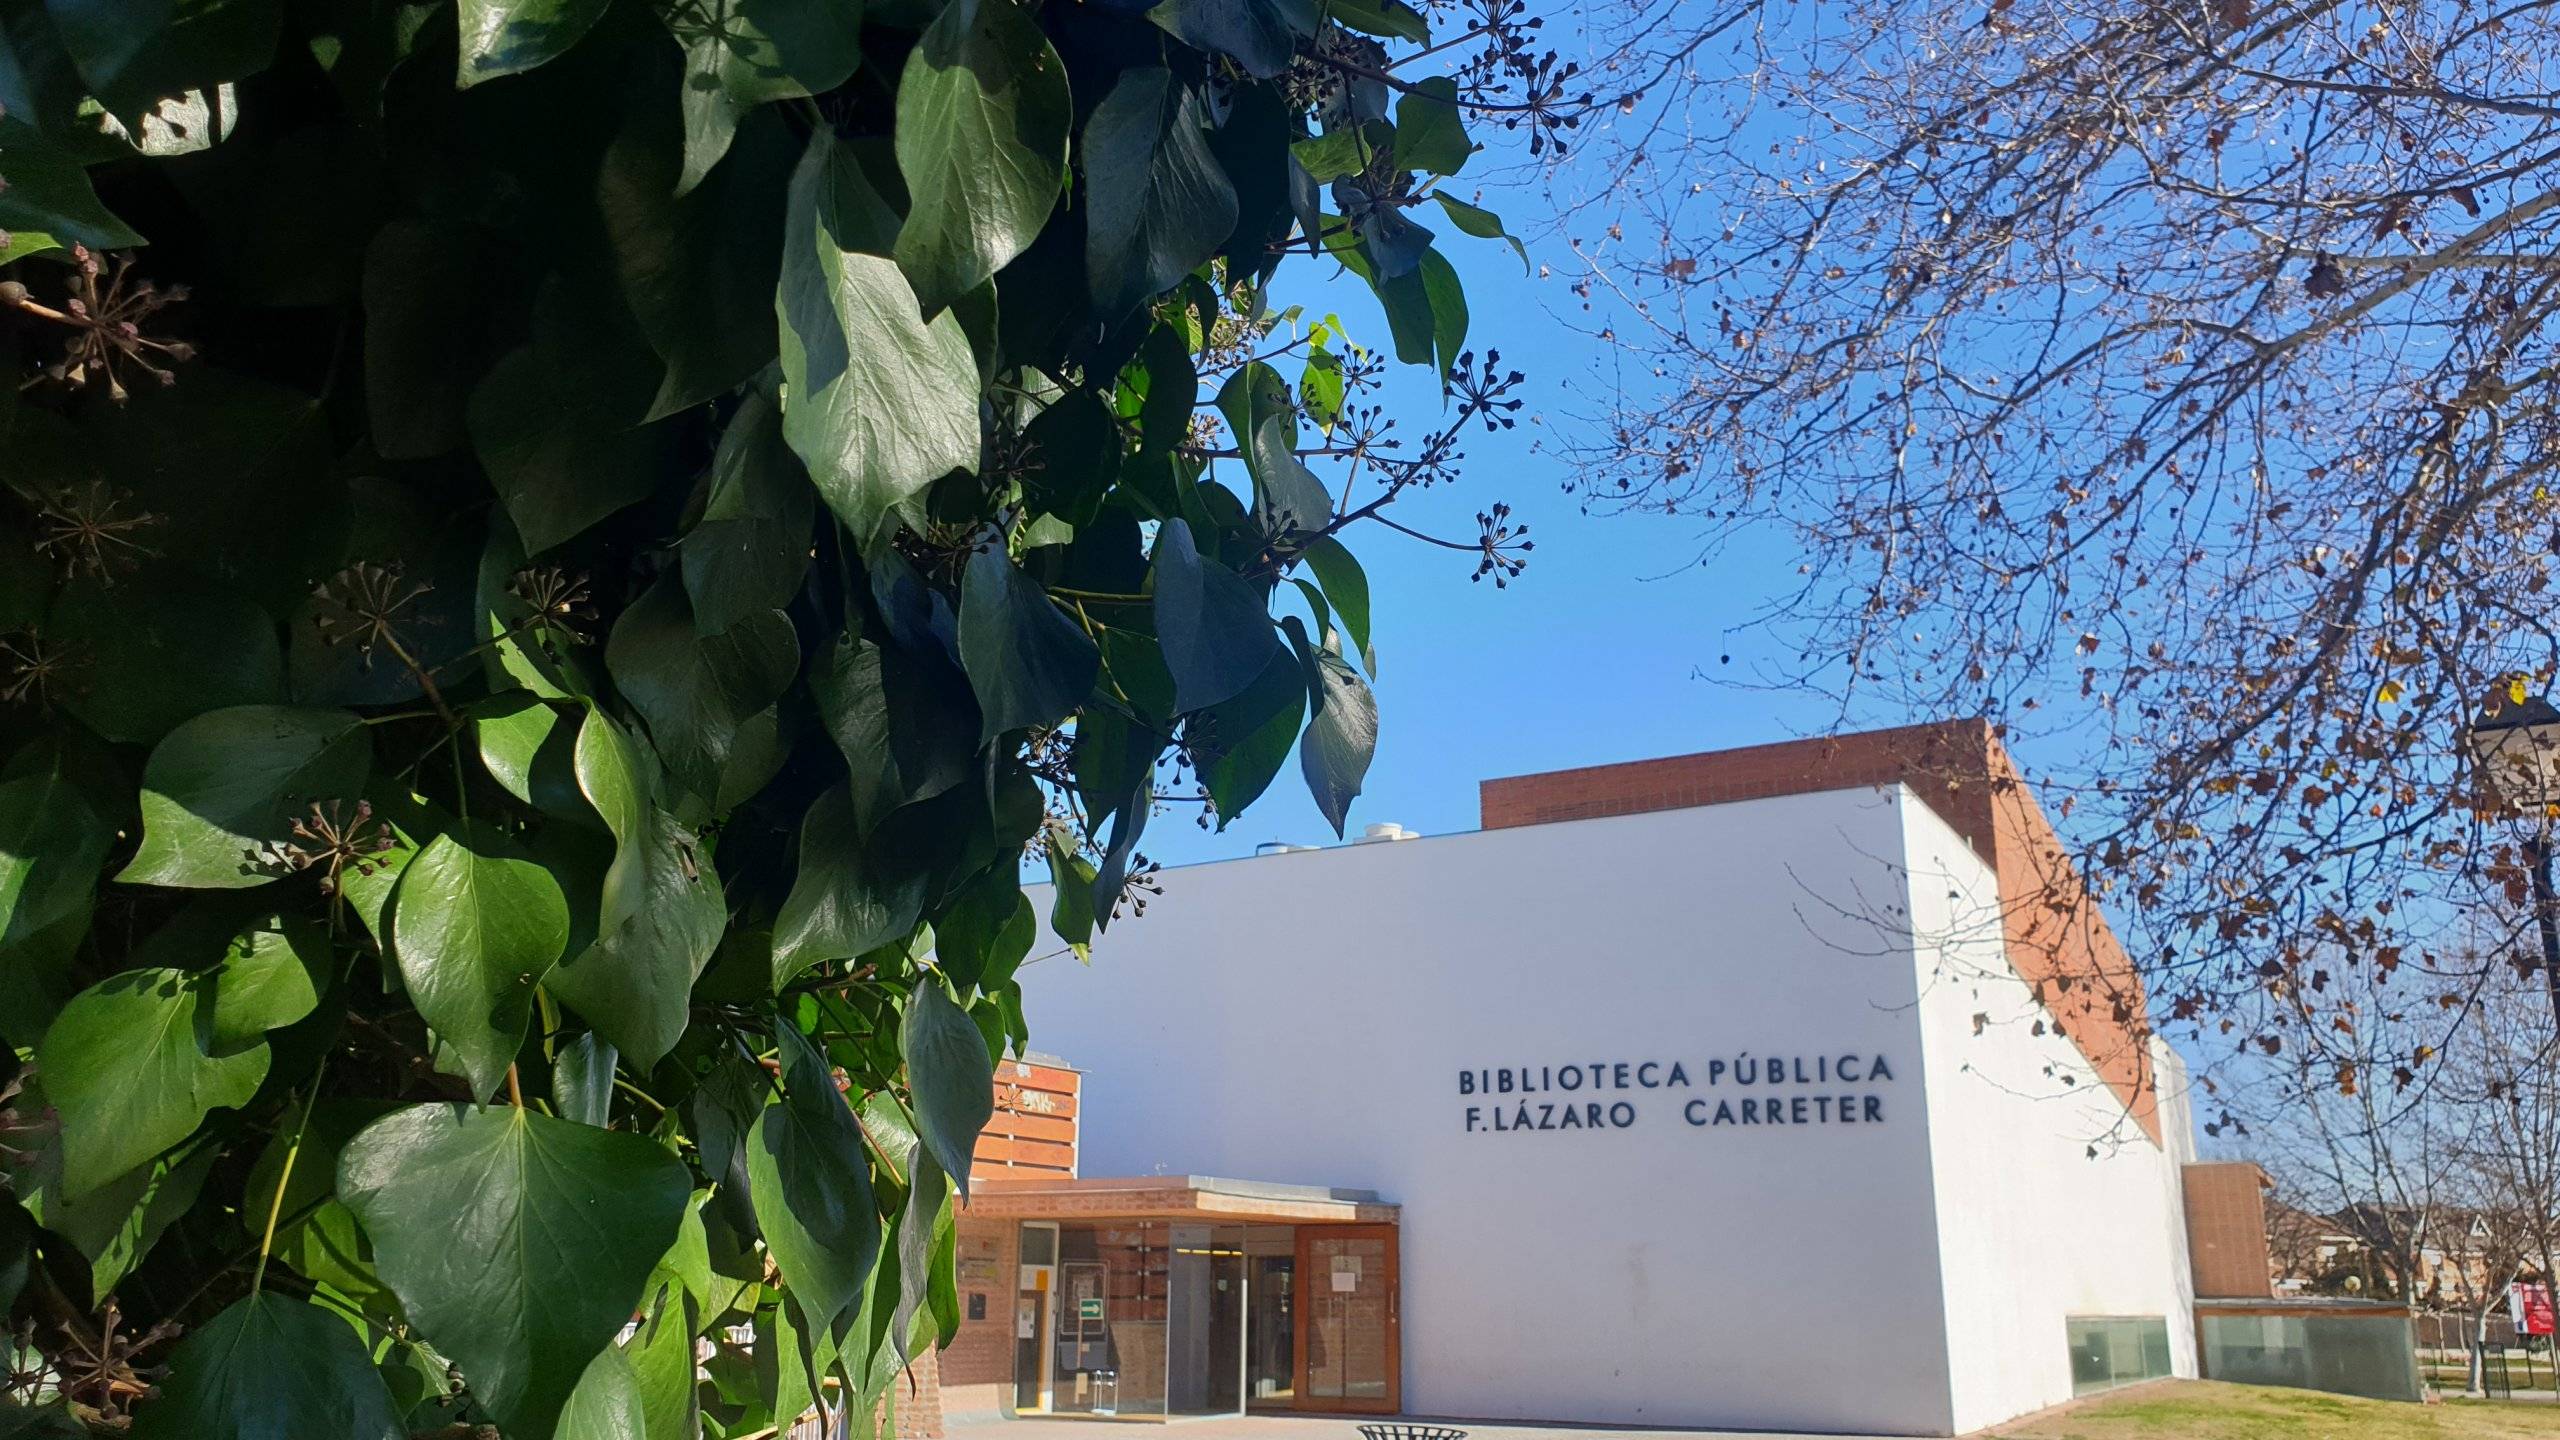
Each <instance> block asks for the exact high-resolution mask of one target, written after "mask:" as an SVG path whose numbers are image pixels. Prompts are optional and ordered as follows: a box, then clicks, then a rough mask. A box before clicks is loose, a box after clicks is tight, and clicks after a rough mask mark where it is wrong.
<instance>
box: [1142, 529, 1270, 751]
mask: <svg viewBox="0 0 2560 1440" xmlns="http://www.w3.org/2000/svg"><path fill="white" fill-rule="evenodd" d="M1154 614H1155V621H1156V637H1157V640H1158V641H1159V643H1161V644H1162V645H1163V647H1164V663H1165V668H1166V669H1168V670H1171V671H1172V672H1173V690H1174V701H1173V703H1174V708H1175V709H1176V710H1180V711H1184V712H1189V711H1194V710H1206V709H1208V708H1209V707H1210V706H1212V705H1217V704H1220V703H1222V702H1224V701H1227V700H1232V699H1234V698H1235V697H1236V696H1237V695H1239V694H1241V693H1243V691H1244V689H1245V687H1246V686H1249V685H1251V684H1252V683H1253V681H1254V677H1256V676H1258V675H1260V674H1261V673H1262V669H1263V667H1264V666H1265V665H1268V664H1269V663H1270V662H1271V657H1272V656H1274V655H1276V654H1278V653H1279V650H1280V640H1279V637H1278V636H1277V635H1275V634H1274V633H1273V632H1272V629H1271V616H1270V613H1269V611H1268V610H1267V609H1266V608H1265V607H1264V603H1263V599H1262V596H1261V595H1259V594H1257V593H1255V591H1254V588H1253V587H1252V586H1251V585H1248V584H1246V583H1245V582H1244V580H1243V579H1242V578H1240V577H1239V576H1238V575H1237V574H1236V573H1235V572H1234V571H1232V570H1229V569H1228V568H1227V567H1225V566H1224V565H1221V564H1219V563H1218V562H1217V561H1215V560H1210V559H1204V558H1203V557H1202V556H1201V554H1200V551H1199V549H1198V547H1197V546H1195V545H1194V544H1193V543H1192V540H1191V526H1190V525H1189V524H1188V523H1187V522H1185V521H1181V520H1167V521H1166V522H1164V524H1163V525H1162V526H1161V527H1160V528H1158V529H1157V531H1156V554H1155V606H1154Z"/></svg>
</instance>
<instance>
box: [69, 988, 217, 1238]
mask: <svg viewBox="0 0 2560 1440" xmlns="http://www.w3.org/2000/svg"><path fill="white" fill-rule="evenodd" d="M215 983H216V982H215V981H214V978H213V977H212V976H211V975H210V974H205V973H197V974H189V973H188V972H186V971H183V970H166V969H155V970H128V971H126V972H125V973H124V974H121V975H115V976H111V977H109V978H107V979H105V980H101V981H99V982H98V983H97V984H95V985H92V986H90V987H89V988H88V989H86V990H83V991H81V992H80V993H79V994H78V995H75V996H73V997H72V998H71V1002H70V1003H69V1004H67V1005H65V1006H63V1007H62V1014H61V1015H60V1016H59V1017H57V1018H56V1019H55V1020H54V1022H53V1024H52V1026H51V1027H50V1028H49V1029H47V1030H46V1031H45V1033H44V1041H43V1043H42V1044H41V1045H39V1046H38V1047H37V1048H36V1063H37V1064H38V1065H40V1066H41V1067H43V1074H44V1080H45V1098H46V1099H47V1100H49V1101H51V1102H52V1104H53V1108H54V1109H55V1111H56V1112H58V1113H59V1114H60V1115H61V1117H62V1194H63V1196H64V1198H65V1199H68V1200H72V1201H77V1200H79V1199H80V1197H82V1196H83V1195H86V1194H87V1193H88V1192H90V1191H92V1190H95V1189H97V1188H98V1187H99V1186H101V1185H104V1184H106V1183H107V1182H108V1181H110V1180H113V1179H115V1178H116V1177H117V1176H119V1175H122V1174H124V1173H125V1172H126V1171H128V1170H131V1169H133V1168H134V1167H135V1166H137V1165H141V1164H144V1163H146V1162H148V1161H149V1160H150V1159H151V1157H152V1156H154V1155H157V1154H159V1153H160V1152H161V1151H163V1150H166V1149H168V1148H169V1147H170V1146H172V1145H175V1144H177V1143H178V1142H179V1141H181V1140H184V1139H186V1138H187V1137H188V1136H189V1135H192V1134H194V1133H195V1131H196V1127H197V1126H198V1125H201V1124H203V1123H204V1117H205V1116H206V1115H208V1114H210V1113H211V1112H212V1111H213V1109H214V1108H215V1107H216V1106H233V1107H236V1106H240V1105H244V1104H247V1103H248V1100H249V1097H250V1096H252V1095H255V1094H256V1093H257V1091H258V1085H259V1083H260V1082H261V1081H263V1080H265V1079H266V1078H267V1060H268V1056H267V1047H266V1046H265V1045H264V1044H262V1043H261V1044H252V1045H249V1046H247V1047H246V1048H243V1049H237V1050H232V1051H228V1052H225V1053H222V1054H215V1053H212V1051H211V1049H210V1047H211V1044H212V1038H213V1000H214V997H213V993H212V992H213V990H214V988H215Z"/></svg>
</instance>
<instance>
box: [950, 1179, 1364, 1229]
mask: <svg viewBox="0 0 2560 1440" xmlns="http://www.w3.org/2000/svg"><path fill="white" fill-rule="evenodd" d="M969 1191H970V1193H969V1201H968V1203H967V1205H965V1206H963V1207H962V1209H961V1212H960V1213H961V1214H962V1215H964V1216H966V1217H968V1218H969V1219H972V1220H1096V1219H1113V1220H1198V1221H1206V1222H1210V1223H1216V1224H1230V1225H1232V1224H1266V1225H1392V1224H1394V1223H1396V1217H1397V1208H1396V1207H1395V1206H1393V1205H1390V1204H1388V1203H1387V1202H1385V1201H1383V1200H1380V1199H1379V1198H1378V1195H1377V1192H1376V1191H1374V1190H1342V1189H1335V1188H1332V1187H1329V1186H1323V1185H1274V1184H1268V1183H1265V1182H1262V1181H1257V1180H1228V1179H1223V1178H1221V1177H1219V1176H1215V1175H1139V1176H1133V1177H1130V1178H1127V1179H1111V1178H1097V1179H1090V1180H1071V1179H1065V1178H1052V1177H1049V1176H1013V1175H997V1174H986V1175H980V1176H977V1177H974V1178H973V1180H972V1183H971V1185H970V1187H969Z"/></svg>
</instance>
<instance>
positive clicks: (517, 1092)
mask: <svg viewBox="0 0 2560 1440" xmlns="http://www.w3.org/2000/svg"><path fill="white" fill-rule="evenodd" d="M507 1103H508V1104H510V1105H513V1106H514V1107H516V1108H517V1109H519V1110H521V1109H523V1108H524V1085H523V1083H522V1082H521V1081H519V1080H517V1079H516V1067H515V1066H513V1065H509V1066H508V1067H507Z"/></svg>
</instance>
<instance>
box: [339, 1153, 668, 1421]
mask: <svg viewBox="0 0 2560 1440" xmlns="http://www.w3.org/2000/svg"><path fill="white" fill-rule="evenodd" d="M691 1190H692V1183H691V1181H690V1179H689V1178H688V1176H687V1173H686V1170H685V1165H684V1162H683V1161H681V1160H678V1159H677V1158H676V1157H675V1155H674V1154H673V1153H671V1152H670V1151H668V1150H667V1149H666V1148H665V1147H664V1146H662V1145H660V1144H658V1143H657V1142H656V1141H654V1140H650V1139H648V1138H646V1137H644V1136H639V1135H632V1134H626V1133H624V1132H621V1131H615V1130H598V1129H596V1128H594V1127H593V1126H588V1125H578V1124H573V1123H571V1122H570V1121H567V1120H554V1119H551V1118H549V1117H548V1116H544V1115H540V1114H537V1113H535V1112H533V1111H531V1110H523V1109H518V1108H515V1107H513V1106H492V1107H489V1108H487V1109H475V1108H473V1107H470V1106H465V1105H418V1106H412V1107H411V1108H409V1109H406V1110H401V1111H396V1112H394V1113H393V1114H390V1115H387V1116H385V1117H383V1118H382V1119H380V1120H377V1121H375V1122H374V1123H373V1124H371V1125H369V1126H366V1127H365V1129H364V1131H363V1132H362V1133H361V1134H359V1135H357V1136H356V1138H355V1139H354V1140H353V1141H351V1142H349V1143H348V1145H347V1148H346V1151H345V1153H344V1154H343V1155H342V1156H341V1157H340V1159H339V1162H338V1196H339V1198H340V1199H341V1200H342V1201H344V1202H345V1204H346V1206H347V1208H348V1209H350V1210H352V1211H354V1212H355V1214H356V1218H357V1219H358V1220H359V1221H361V1222H362V1223H363V1225H364V1228H365V1233H366V1234H367V1235H369V1236H371V1237H372V1239H373V1246H374V1256H375V1262H376V1264H377V1266H378V1267H379V1268H380V1270H381V1272H382V1278H383V1279H384V1280H386V1281H388V1282H389V1283H390V1285H391V1288H392V1289H393V1291H395V1292H396V1293H397V1294H398V1295H399V1296H400V1301H401V1305H402V1307H403V1308H404V1309H405V1310H406V1311H407V1313H408V1316H409V1318H410V1320H411V1322H412V1323H414V1324H415V1325H416V1327H417V1329H418V1331H419V1332H420V1333H421V1334H423V1335H425V1336H426V1338H427V1340H428V1342H429V1343H431V1344H433V1345H434V1346H435V1347H436V1349H437V1350H439V1351H441V1352H443V1353H444V1354H445V1355H446V1356H448V1357H449V1358H451V1359H452V1360H453V1362H454V1363H455V1364H456V1365H458V1366H459V1367H461V1370H462V1374H463V1378H464V1380H465V1381H466V1382H467V1383H468V1384H469V1385H470V1387H471V1394H472V1397H473V1398H474V1399H476V1400H477V1401H479V1403H480V1405H481V1406H482V1407H483V1408H484V1409H486V1410H487V1411H488V1412H489V1414H490V1415H491V1416H492V1417H494V1418H495V1419H496V1420H497V1422H498V1424H499V1425H500V1426H501V1427H502V1428H504V1429H505V1431H506V1432H507V1434H509V1435H510V1436H514V1437H518V1440H549V1437H550V1436H551V1435H552V1434H553V1430H554V1426H555V1423H556V1422H557V1421H558V1420H559V1418H560V1412H561V1408H562V1407H563V1406H564V1405H565V1404H567V1402H568V1399H569V1395H570V1392H571V1391H572V1390H574V1389H575V1388H576V1385H577V1381H578V1377H579V1376H581V1375H582V1374H584V1373H585V1371H586V1368H587V1365H588V1363H589V1362H590V1361H592V1360H593V1359H594V1358H595V1357H596V1355H597V1354H599V1353H600V1352H602V1351H603V1350H604V1349H605V1348H606V1347H607V1346H608V1345H609V1344H610V1343H611V1342H612V1340H613V1336H614V1333H615V1332H616V1331H618V1330H620V1329H621V1328H622V1327H623V1325H624V1323H625V1322H627V1321H629V1320H630V1318H631V1315H632V1312H633V1311H635V1310H637V1309H638V1308H639V1306H640V1302H641V1299H642V1289H643V1287H644V1286H645V1285H646V1283H647V1281H648V1278H649V1273H650V1270H651V1268H652V1267H653V1266H654V1265H655V1263H656V1261H657V1257H658V1256H660V1255H663V1254H665V1253H666V1250H667V1247H668V1246H669V1245H670V1244H672V1243H673V1242H674V1240H675V1237H676V1231H677V1229H678V1227H679V1226H680V1225H681V1223H682V1222H683V1219H684V1211H685V1205H686V1202H687V1200H688V1198H689V1196H690V1194H691ZM457 1237H468V1243H460V1244H457V1243H456V1240H457Z"/></svg>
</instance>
